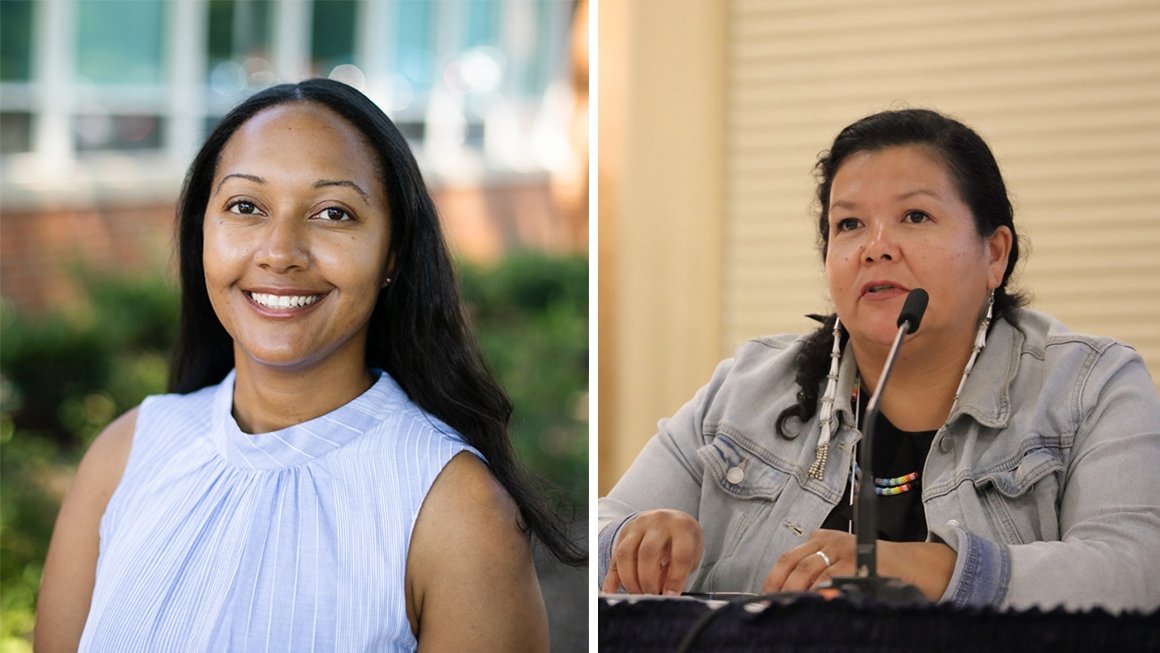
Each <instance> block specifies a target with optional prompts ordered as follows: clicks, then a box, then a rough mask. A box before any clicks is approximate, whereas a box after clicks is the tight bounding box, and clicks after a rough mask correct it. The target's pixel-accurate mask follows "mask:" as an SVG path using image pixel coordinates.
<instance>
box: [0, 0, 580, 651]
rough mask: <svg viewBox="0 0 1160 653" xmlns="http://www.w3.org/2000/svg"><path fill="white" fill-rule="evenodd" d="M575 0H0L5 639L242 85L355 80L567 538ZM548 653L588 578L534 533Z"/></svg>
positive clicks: (158, 313) (153, 381) (108, 413)
mask: <svg viewBox="0 0 1160 653" xmlns="http://www.w3.org/2000/svg"><path fill="white" fill-rule="evenodd" d="M587 45H588V19H587V2H586V1H585V0H0V446H2V453H0V480H2V483H3V490H2V491H0V585H3V592H0V651H31V650H32V648H31V644H30V643H29V637H30V633H31V630H32V627H33V624H34V622H35V616H36V615H35V600H36V593H37V588H38V586H39V582H40V576H41V572H42V566H43V560H44V554H45V550H46V548H47V543H48V539H49V535H50V532H51V528H52V523H53V520H54V518H55V515H56V512H57V509H58V507H59V502H60V498H61V496H62V495H63V493H64V491H65V489H66V488H67V487H68V485H69V483H70V480H71V478H72V475H73V473H74V471H75V465H76V462H77V461H78V460H79V458H80V456H81V454H82V453H83V452H84V450H85V448H86V446H87V444H88V443H89V442H90V441H91V440H92V438H93V437H95V435H96V434H97V433H99V432H100V430H101V429H103V428H104V426H105V425H106V424H107V423H108V422H109V421H110V420H111V419H113V418H114V417H115V416H116V415H118V414H120V413H121V412H123V411H125V410H127V409H128V408H130V407H132V406H134V405H136V404H137V403H138V402H140V400H141V398H142V397H143V396H145V395H147V394H153V393H157V392H162V391H164V389H165V382H166V376H167V367H168V366H167V352H168V349H169V347H170V345H171V342H172V339H173V336H174V334H175V333H176V320H177V310H176V307H177V296H176V290H175V284H174V275H173V270H174V269H175V264H176V261H175V260H174V259H173V254H172V248H173V242H172V241H173V223H174V209H175V203H176V200H177V196H178V193H179V192H180V188H181V183H182V178H183V175H184V174H185V170H186V167H187V166H188V165H189V162H190V161H191V160H192V158H193V156H194V153H195V152H196V150H197V148H198V147H199V146H200V144H201V142H202V140H203V139H204V137H205V136H206V135H207V134H208V133H209V132H210V130H212V129H213V127H214V126H215V125H216V123H217V121H218V120H220V119H221V117H222V116H223V115H224V114H225V113H226V112H228V111H229V109H230V108H231V107H233V106H234V105H235V104H236V103H237V102H239V101H240V100H241V99H243V98H244V97H246V96H247V95H249V94H252V93H254V92H256V91H258V90H260V89H262V88H265V87H268V86H270V85H273V84H276V83H280V82H284V81H298V80H301V79H305V78H308V77H317V76H321V77H331V78H334V79H338V80H340V81H343V82H346V83H348V84H351V85H353V86H355V87H357V88H359V89H361V90H362V91H363V92H364V93H366V94H367V95H368V96H369V97H370V98H371V99H372V100H374V101H375V102H376V103H378V104H379V106H381V107H382V108H383V109H384V110H385V111H386V112H387V114H388V115H389V116H390V117H391V118H392V119H393V120H394V121H395V123H396V124H397V125H398V126H399V127H400V129H401V130H402V131H403V133H404V134H405V135H406V136H407V138H408V140H409V142H410V144H411V147H412V149H413V150H414V152H415V154H416V156H417V158H418V159H419V163H420V166H421V168H422V169H423V173H424V176H425V178H426V180H427V183H428V186H429V187H430V188H431V190H432V192H433V195H434V198H435V201H436V204H437V206H438V208H439V211H440V216H441V219H442V221H443V224H444V231H445V233H446V235H447V237H448V240H449V243H450V245H451V249H452V254H453V255H454V256H455V258H456V259H457V263H458V267H459V268H460V277H459V278H460V285H461V289H462V294H463V298H464V301H465V304H466V306H467V310H468V312H469V317H470V318H471V319H472V320H473V322H474V323H475V326H476V331H477V336H478V339H479V343H480V347H481V349H482V351H483V353H484V356H485V357H486V358H487V359H488V361H489V363H490V364H491V367H492V369H493V371H494V373H495V374H496V376H497V377H498V378H499V381H500V383H501V384H502V385H503V386H504V387H505V389H506V390H507V391H508V394H509V395H510V397H511V399H512V402H513V405H514V412H513V416H512V423H511V436H512V440H513V444H514V447H515V449H516V451H517V452H518V454H519V455H520V457H521V459H522V460H523V461H524V462H525V463H526V464H528V466H529V467H531V468H532V469H533V471H535V472H536V473H538V474H539V475H540V476H543V477H546V478H548V479H549V480H550V481H552V482H553V483H554V484H555V485H556V486H557V487H558V489H559V496H558V497H554V498H560V499H562V503H563V504H564V505H565V506H575V511H574V512H570V511H567V510H566V511H565V512H566V515H565V516H566V517H570V518H573V523H572V528H573V531H574V532H575V534H576V537H577V539H578V540H581V541H582V540H583V539H584V536H585V534H586V531H587V513H586V498H587V494H588V437H587V435H588V393H587V392H588V379H587V373H588V319H587V317H588V296H589V293H588V263H587V245H588V243H587V237H588V219H587V215H588V204H587V198H588V189H587V186H588V179H587V168H588V155H587V150H588V147H587V145H588V134H587V125H588V110H587V92H588V79H587ZM536 565H537V570H538V572H539V575H540V581H541V590H542V592H543V594H544V598H545V602H546V604H547V606H548V614H549V622H550V626H551V637H552V648H553V650H556V651H587V650H588V643H587V642H588V617H587V611H588V599H587V591H586V586H587V575H586V572H585V570H584V569H582V568H580V569H576V568H567V567H564V566H562V565H560V564H558V563H556V561H555V560H554V559H551V558H550V557H549V556H547V555H546V554H545V553H544V552H543V551H542V550H539V549H537V551H536Z"/></svg>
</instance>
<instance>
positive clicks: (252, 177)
mask: <svg viewBox="0 0 1160 653" xmlns="http://www.w3.org/2000/svg"><path fill="white" fill-rule="evenodd" d="M233 177H237V178H239V179H247V180H249V181H252V182H254V183H255V184H264V183H266V180H265V179H262V178H261V177H259V176H257V175H247V174H244V173H241V172H231V173H230V174H228V175H226V176H224V177H222V180H221V181H219V182H218V185H217V187H216V188H214V189H213V192H214V195H217V194H218V192H220V191H221V189H222V186H223V185H224V184H225V183H226V180H227V179H231V178H233Z"/></svg>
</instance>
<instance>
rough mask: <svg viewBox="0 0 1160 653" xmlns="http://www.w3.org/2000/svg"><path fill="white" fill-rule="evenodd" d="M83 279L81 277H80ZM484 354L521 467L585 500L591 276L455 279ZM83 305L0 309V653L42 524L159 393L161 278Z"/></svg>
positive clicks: (32, 576)
mask: <svg viewBox="0 0 1160 653" xmlns="http://www.w3.org/2000/svg"><path fill="white" fill-rule="evenodd" d="M90 276H91V275H90ZM460 276H461V285H462V288H463V296H464V299H465V301H466V303H467V304H468V311H469V314H470V316H471V318H472V321H473V322H474V324H475V326H476V329H477V334H478V337H479V342H480V348H481V350H482V351H483V353H484V356H485V357H486V358H488V360H489V362H490V364H491V366H492V369H493V370H494V371H495V373H496V375H497V376H498V377H499V379H500V382H501V383H502V384H503V386H504V387H505V389H506V390H507V391H508V392H509V394H510V396H511V398H512V400H513V403H514V405H515V411H514V415H513V423H512V437H513V441H514V444H515V447H516V450H517V452H518V453H519V455H520V456H521V458H522V459H523V460H524V461H525V462H526V463H527V464H528V465H529V466H530V467H531V468H532V469H533V470H534V471H535V472H536V473H538V474H540V475H542V476H544V477H546V478H547V479H549V480H551V481H553V482H555V483H556V484H557V485H559V486H560V487H561V488H562V489H563V490H564V491H565V492H566V493H567V495H568V498H569V499H570V500H571V501H572V502H574V503H576V504H578V505H579V504H582V502H583V501H584V498H585V496H586V494H587V492H586V489H587V485H586V484H587V477H588V474H587V453H588V441H587V432H588V428H587V394H586V390H587V385H588V384H587V371H588V324H587V314H588V265H587V261H586V259H583V258H569V259H557V258H548V257H544V256H540V255H534V254H521V255H518V256H512V257H510V258H508V259H506V260H504V261H503V262H501V263H500V264H499V265H497V266H495V267H493V268H490V269H483V268H480V267H477V266H472V265H464V266H462V267H461V275H460ZM86 287H87V289H88V302H87V304H86V305H84V306H80V307H75V308H73V309H71V310H69V311H67V312H60V313H54V314H50V315H43V316H38V317H36V318H31V317H28V316H25V315H23V314H21V313H20V312H19V311H18V310H17V309H16V308H15V307H14V306H12V305H11V304H8V303H4V304H0V345H2V346H0V479H3V492H0V585H3V588H4V589H3V595H2V596H0V618H2V622H0V653H4V651H9V650H12V651H26V650H30V649H29V647H28V643H27V640H26V637H27V636H28V633H29V631H30V630H31V628H32V625H33V623H34V620H35V602H36V598H35V597H36V591H37V588H38V587H39V585H40V575H41V570H42V568H43V563H44V555H45V551H46V550H47V547H48V540H49V537H50V535H51V530H52V524H53V521H54V520H55V516H56V512H57V508H58V506H59V502H60V499H61V497H62V496H63V493H64V490H65V488H66V487H67V485H68V483H69V481H70V480H71V477H72V473H73V470H74V469H75V466H76V463H77V461H79V459H80V457H81V455H82V454H83V452H84V450H85V448H86V447H87V445H88V444H89V442H91V441H92V439H93V438H94V437H95V436H96V434H97V433H99V432H100V431H101V429H103V428H104V427H105V425H107V424H108V423H109V422H110V421H111V420H112V419H113V418H114V417H116V416H117V415H119V414H121V413H122V412H124V411H126V410H128V409H129V408H131V407H133V406H135V405H137V404H138V403H140V401H141V399H143V398H144V397H145V396H146V395H149V394H156V393H159V392H163V391H164V390H165V383H166V378H167V374H168V363H167V359H168V351H169V349H170V347H171V346H172V342H173V338H174V335H175V334H176V332H177V324H178V298H177V293H176V290H175V289H174V288H173V287H172V285H171V284H169V283H167V282H166V281H164V280H162V279H161V278H145V279H126V278H109V277H100V276H96V277H92V276H91V278H89V279H87V281H86Z"/></svg>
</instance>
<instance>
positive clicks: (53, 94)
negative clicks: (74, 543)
mask: <svg viewBox="0 0 1160 653" xmlns="http://www.w3.org/2000/svg"><path fill="white" fill-rule="evenodd" d="M575 4H576V3H575V2H573V1H571V0H469V1H450V0H436V1H428V0H2V1H0V56H2V59H0V119H2V127H0V214H2V217H3V220H2V229H3V231H2V233H0V240H2V245H3V251H2V254H3V256H2V261H0V266H2V267H0V293H2V294H3V296H4V297H5V298H7V299H9V300H11V301H14V302H16V303H17V304H18V305H19V306H22V307H29V308H32V309H36V310H39V309H42V308H44V307H47V306H52V305H59V304H61V303H67V302H69V301H73V300H75V299H76V297H77V289H76V287H75V285H74V284H72V283H71V282H70V281H69V279H68V278H67V274H65V273H66V272H67V271H68V270H69V269H70V268H73V267H75V265H76V264H77V263H83V264H84V265H85V266H88V267H96V268H101V267H105V266H109V265H115V266H119V267H121V268H123V269H124V268H148V267H151V266H156V265H158V264H159V263H161V264H164V263H165V262H166V261H167V257H168V255H169V250H170V240H169V238H170V224H171V222H172V212H173V203H174V200H175V198H176V196H177V193H178V191H179V189H180V184H181V180H182V175H183V174H184V172H185V168H186V166H187V165H188V163H189V161H190V160H191V159H192V157H193V154H194V153H195V152H196V149H197V148H198V147H199V146H200V144H201V141H202V140H203V138H204V136H205V135H206V134H207V133H208V132H209V131H210V130H211V129H212V128H213V126H214V125H215V124H216V122H217V121H218V120H219V119H220V118H221V117H222V116H223V115H224V114H225V113H226V112H227V111H228V110H229V109H230V108H231V107H232V106H233V105H235V104H236V103H237V102H238V101H239V100H241V99H242V98H244V97H245V96H247V95H248V94H251V93H253V92H255V91H257V90H259V89H261V88H264V87H266V86H269V85H272V84H275V83H278V82H282V81H297V80H300V79H304V78H308V77H317V76H322V77H331V78H335V79H339V80H341V81H344V82H347V83H349V84H351V85H353V86H356V87H358V88H360V89H362V90H363V91H364V92H365V93H366V94H367V95H369V96H370V97H371V98H372V99H374V100H375V101H376V102H377V103H378V104H379V105H380V106H381V107H382V108H383V109H384V110H385V111H386V112H387V113H388V115H390V116H391V118H392V119H393V120H394V121H395V122H396V123H397V124H398V125H399V127H400V128H401V129H402V131H403V132H404V133H405V134H406V135H407V136H408V138H409V140H410V142H411V144H412V147H413V148H414V150H415V152H416V155H417V156H418V158H419V159H420V163H421V165H422V167H423V170H424V173H425V175H426V176H427V180H428V183H429V184H430V185H431V186H432V188H433V190H434V191H435V195H436V199H437V203H438V205H439V207H440V209H441V213H442V216H443V218H444V220H445V224H446V229H447V232H448V234H449V239H450V241H451V243H452V246H453V248H454V249H455V251H456V252H457V253H458V254H460V255H462V256H464V257H466V258H469V259H473V260H478V261H485V262H490V261H494V260H496V259H497V258H498V257H500V256H501V255H502V254H503V253H504V252H506V251H510V250H512V249H518V248H533V249H538V250H543V251H548V252H553V253H575V252H584V251H586V247H587V222H586V220H587V217H586V216H587V210H586V205H583V206H581V205H580V204H581V202H582V198H583V199H586V189H584V188H582V186H583V185H584V183H585V181H586V180H585V178H584V177H583V175H584V174H585V172H584V170H585V166H586V161H585V160H584V157H585V155H584V153H583V149H584V148H583V145H584V144H583V143H578V142H577V139H576V138H575V137H574V130H573V129H572V124H573V122H574V118H575V117H576V116H577V115H578V105H577V95H578V94H577V93H575V92H574V91H575V85H574V84H573V82H572V72H573V64H571V62H570V55H571V52H570V49H569V44H570V36H571V31H572V25H573V14H574V7H575ZM583 91H584V92H586V88H584V89H583ZM581 109H582V107H581Z"/></svg>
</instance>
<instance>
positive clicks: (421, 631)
mask: <svg viewBox="0 0 1160 653" xmlns="http://www.w3.org/2000/svg"><path fill="white" fill-rule="evenodd" d="M519 519H520V517H519V510H518V509H517V508H516V504H515V502H514V501H512V499H511V497H510V496H509V495H508V493H507V492H506V491H505V490H504V489H503V487H502V486H501V485H500V484H499V482H498V481H496V480H495V477H493V476H492V475H491V472H490V471H488V468H487V466H486V465H485V464H484V463H483V462H482V461H480V460H479V458H477V457H475V456H474V455H472V454H470V453H461V454H459V455H457V456H456V457H455V458H453V459H452V460H451V462H449V463H448V464H447V466H446V467H445V468H444V470H443V472H442V473H441V474H440V475H439V477H438V478H437V479H436V480H435V483H434V485H433V486H432V487H431V491H430V492H429V493H428V494H427V498H426V500H425V501H424V502H423V507H422V509H421V510H420V511H419V516H418V518H417V520H416V523H415V530H414V532H413V533H412V535H411V547H410V553H409V554H408V558H407V615H408V617H409V618H410V620H411V627H412V629H413V630H414V631H415V633H416V634H417V637H418V639H419V650H420V651H427V652H429V651H546V650H548V620H547V614H546V612H545V610H544V599H543V596H542V595H541V594H540V584H539V581H538V579H537V578H536V570H535V567H534V566H533V564H532V553H531V542H530V540H529V537H528V535H527V534H525V533H522V532H521V531H520V530H519V524H520V521H519Z"/></svg>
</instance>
